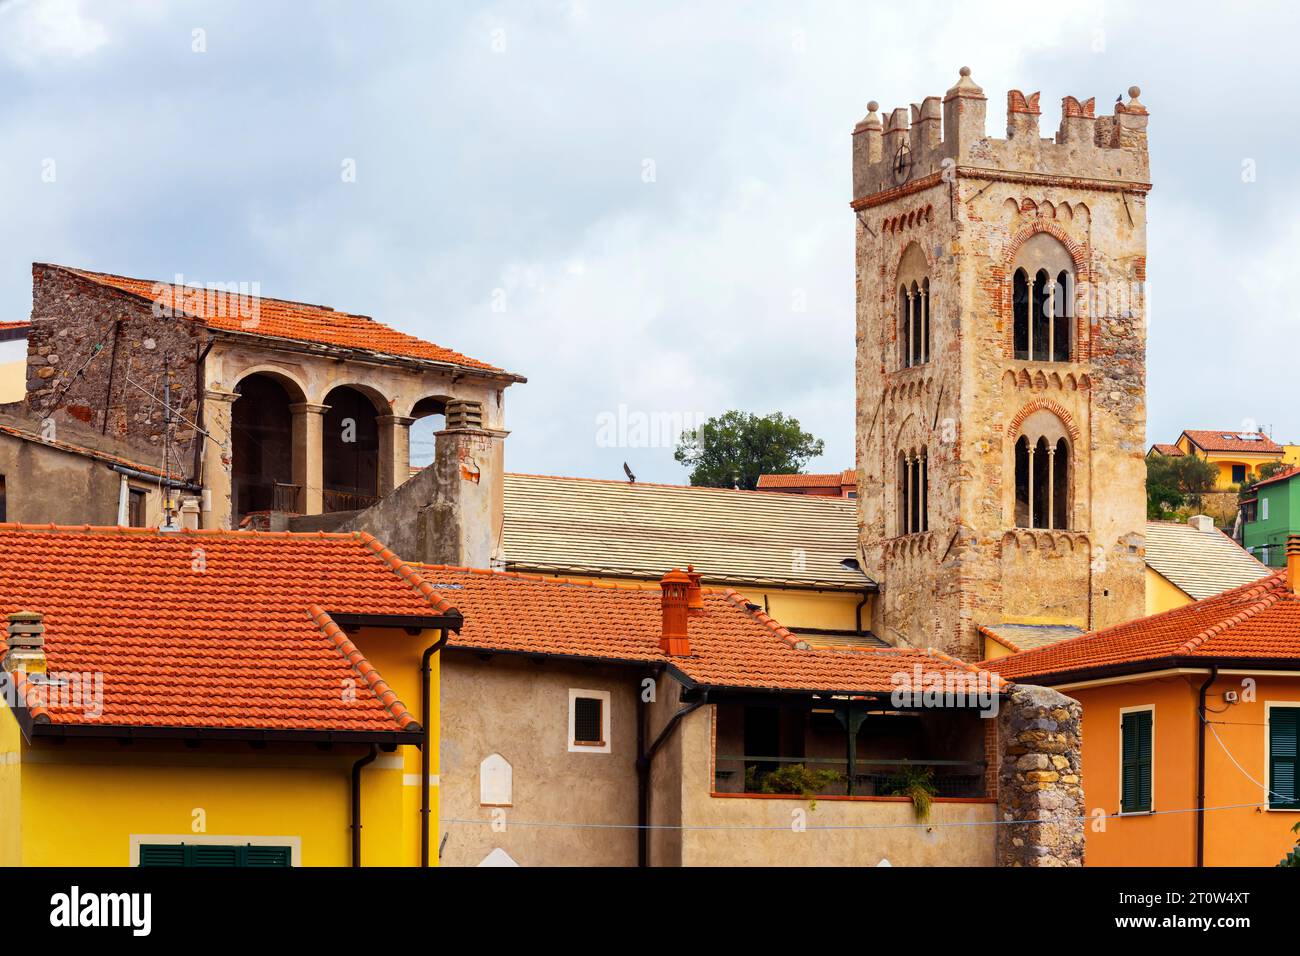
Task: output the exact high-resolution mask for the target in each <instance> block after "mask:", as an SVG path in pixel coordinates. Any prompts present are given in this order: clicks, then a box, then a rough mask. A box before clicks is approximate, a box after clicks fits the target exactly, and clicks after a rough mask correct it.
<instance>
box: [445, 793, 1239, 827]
mask: <svg viewBox="0 0 1300 956" xmlns="http://www.w3.org/2000/svg"><path fill="white" fill-rule="evenodd" d="M809 799H810V800H811V799H813V798H811V797H810V798H809ZM1262 806H1263V804H1260V803H1233V804H1225V805H1223V806H1218V807H1201V808H1197V807H1189V808H1186V809H1179V810H1152V811H1151V812H1150V813H1143V814H1140V816H1143V817H1156V816H1173V815H1178V814H1187V813H1212V812H1214V811H1216V810H1254V809H1258V808H1260V807H1262ZM1126 816H1134V814H1125V813H1107V814H1102V815H1099V816H1094V815H1091V814H1090V815H1086V816H1079V817H1066V818H1065V819H1064V820H1060V819H1057V820H955V821H950V822H946V823H842V824H827V825H825V826H814V825H812V824H809V825H808V826H804V827H800V828H799V830H800V831H802V830H926V831H929V830H942V829H959V828H966V827H992V826H1022V827H1024V826H1036V825H1040V824H1046V823H1053V824H1060V823H1091V822H1093V821H1096V820H1103V819H1104V820H1111V819H1119V818H1120V817H1126ZM439 822H440V823H446V824H451V825H457V826H461V825H470V826H473V825H478V826H494V825H499V824H497V823H496V821H493V820H490V819H489V820H467V819H460V818H450V819H443V820H440V821H439ZM505 825H506V828H507V829H508V828H509V827H534V828H539V829H556V830H671V831H696V830H703V831H711V830H734V831H748V830H755V831H765V832H773V831H781V830H793V829H794V828H792V827H791V826H790V824H788V823H783V824H779V825H777V824H773V825H759V824H748V823H731V824H728V823H717V824H708V823H701V824H672V823H649V824H645V825H642V824H639V823H567V822H554V821H542V820H528V821H515V820H508V821H506V824H505ZM794 832H799V831H794Z"/></svg>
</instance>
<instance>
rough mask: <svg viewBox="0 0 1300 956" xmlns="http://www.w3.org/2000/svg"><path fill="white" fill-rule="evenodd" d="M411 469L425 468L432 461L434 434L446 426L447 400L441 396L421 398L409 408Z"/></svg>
mask: <svg viewBox="0 0 1300 956" xmlns="http://www.w3.org/2000/svg"><path fill="white" fill-rule="evenodd" d="M410 417H411V418H414V419H415V422H414V423H413V424H412V425H411V469H412V470H413V471H414V470H416V469H420V468H427V467H428V466H429V465H431V464H432V463H433V453H434V437H433V436H434V434H435V433H437V432H440V431H442V430H443V429H444V428H446V427H447V402H446V400H445V399H442V398H432V397H431V398H422V399H420V400H419V401H418V402H416V403H415V406H414V407H413V408H412V409H411V415H410Z"/></svg>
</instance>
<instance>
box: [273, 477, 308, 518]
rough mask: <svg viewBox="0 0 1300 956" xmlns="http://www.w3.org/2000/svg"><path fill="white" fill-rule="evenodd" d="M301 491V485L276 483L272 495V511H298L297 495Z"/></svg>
mask: <svg viewBox="0 0 1300 956" xmlns="http://www.w3.org/2000/svg"><path fill="white" fill-rule="evenodd" d="M301 490H302V485H291V484H287V483H285V482H279V481H277V482H276V483H275V489H274V491H273V493H272V497H273V503H272V505H271V510H272V511H291V512H293V513H295V514H296V513H297V511H298V493H299V492H300V491H301Z"/></svg>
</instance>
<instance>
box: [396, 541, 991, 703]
mask: <svg viewBox="0 0 1300 956" xmlns="http://www.w3.org/2000/svg"><path fill="white" fill-rule="evenodd" d="M416 568H417V569H418V570H419V572H420V574H421V575H422V576H423V577H424V578H425V579H426V580H428V581H431V582H435V583H436V584H437V585H440V586H441V587H443V588H444V589H446V590H444V592H443V593H444V594H446V595H447V596H448V599H449V600H450V601H452V603H454V604H455V605H456V607H457V609H458V610H460V611H461V613H463V614H464V615H465V626H464V628H463V629H462V631H461V632H460V633H459V634H457V635H453V637H452V638H451V640H450V642H449V646H450V647H453V648H457V647H459V648H467V649H474V650H484V651H493V650H495V651H502V652H514V653H522V654H538V655H556V656H567V657H577V658H589V659H598V660H610V661H625V662H633V663H636V662H643V663H646V664H660V663H668V664H670V665H671V666H672V667H674V668H675V669H676V670H678V671H680V672H681V673H682V674H683V675H684V676H685V677H686V678H687V679H688V680H690V681H691V682H693V683H695V684H699V685H704V686H716V687H736V688H752V689H765V690H810V691H843V692H848V693H889V692H890V691H891V690H892V689H893V686H894V685H893V682H892V681H891V678H892V676H893V675H894V674H898V673H908V674H911V673H912V672H913V668H914V667H916V666H918V665H919V666H921V668H922V670H923V672H924V673H925V674H931V673H939V674H957V673H961V674H977V673H978V670H977V669H976V668H975V667H973V666H972V665H970V664H965V663H962V662H961V661H958V660H955V659H953V658H951V657H948V656H947V655H944V654H941V653H940V652H938V651H932V650H914V649H906V650H904V649H897V648H853V649H837V650H830V649H810V648H809V649H805V648H806V645H805V644H804V643H803V639H802V638H801V637H800V636H799V635H797V634H792V633H791V632H790V631H788V630H787V629H786V628H784V627H782V626H781V625H780V624H779V623H777V622H776V621H774V620H772V618H770V617H769V616H768V615H766V614H764V613H763V612H762V611H758V610H752V609H751V608H750V607H749V606H748V605H747V604H746V600H745V598H744V597H743V596H741V595H740V594H737V593H736V592H735V591H732V590H729V589H727V590H720V589H716V588H705V589H704V606H705V613H704V614H703V615H701V616H698V617H692V618H691V619H690V623H689V635H690V645H691V652H692V654H691V656H690V657H671V658H670V657H666V656H665V655H664V654H663V652H662V651H661V650H660V649H659V636H660V632H661V629H662V620H663V619H662V610H661V592H660V589H659V586H658V585H657V584H613V583H604V582H591V581H575V580H557V579H550V578H542V577H540V576H537V575H528V574H517V573H512V572H503V571H482V570H471V569H466V568H448V567H440V566H431V565H417V566H416Z"/></svg>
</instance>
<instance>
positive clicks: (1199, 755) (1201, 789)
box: [1152, 664, 1219, 866]
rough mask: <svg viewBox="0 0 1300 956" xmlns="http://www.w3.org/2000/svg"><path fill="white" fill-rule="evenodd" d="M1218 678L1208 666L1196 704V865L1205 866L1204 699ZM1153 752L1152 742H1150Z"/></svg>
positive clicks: (1205, 721)
mask: <svg viewBox="0 0 1300 956" xmlns="http://www.w3.org/2000/svg"><path fill="white" fill-rule="evenodd" d="M1218 676H1219V665H1218V664H1211V665H1210V676H1209V677H1207V678H1206V680H1205V683H1204V684H1202V685H1201V694H1200V701H1199V702H1198V703H1197V710H1196V716H1197V717H1199V718H1200V720H1199V726H1198V733H1197V739H1196V865H1197V866H1205V725H1206V723H1208V721H1209V718H1208V717H1207V716H1206V710H1205V699H1206V696H1207V695H1208V694H1209V692H1210V685H1211V684H1213V683H1214V681H1215V680H1216V679H1217V678H1218ZM1152 743H1153V746H1152V750H1153V751H1154V749H1155V747H1154V741H1153V742H1152Z"/></svg>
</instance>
